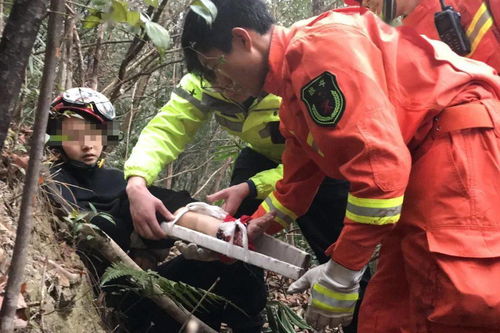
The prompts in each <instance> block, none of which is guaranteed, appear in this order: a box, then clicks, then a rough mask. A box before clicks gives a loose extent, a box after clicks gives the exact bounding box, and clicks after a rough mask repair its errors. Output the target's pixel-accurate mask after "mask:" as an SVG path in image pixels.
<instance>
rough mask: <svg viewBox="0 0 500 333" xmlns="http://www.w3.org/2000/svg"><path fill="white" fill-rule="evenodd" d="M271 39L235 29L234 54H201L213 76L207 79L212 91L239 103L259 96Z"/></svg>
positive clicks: (204, 63)
mask: <svg viewBox="0 0 500 333" xmlns="http://www.w3.org/2000/svg"><path fill="white" fill-rule="evenodd" d="M268 37H270V35H269V36H267V35H260V34H258V33H256V32H254V31H252V30H246V29H244V28H234V29H233V39H232V50H231V52H229V53H224V52H222V51H220V50H217V49H212V50H210V51H208V52H205V53H203V54H202V53H199V54H198V58H199V60H200V62H201V64H202V65H203V66H204V67H205V68H206V70H207V72H209V73H211V75H210V76H209V77H207V78H206V79H207V80H209V81H210V83H211V84H212V87H213V89H215V90H217V91H218V92H220V93H221V94H223V95H224V96H225V97H227V98H229V99H231V100H234V101H237V102H243V101H244V100H246V99H247V98H248V97H251V96H253V97H257V96H259V95H260V93H261V92H262V87H263V86H264V80H265V78H266V75H267V54H268V45H269V44H268V42H267V41H268Z"/></svg>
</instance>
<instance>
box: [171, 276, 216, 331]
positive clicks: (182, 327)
mask: <svg viewBox="0 0 500 333" xmlns="http://www.w3.org/2000/svg"><path fill="white" fill-rule="evenodd" d="M219 281H220V277H219V276H218V277H217V279H215V281H214V283H212V285H211V286H210V288H208V290H207V291H205V293H204V294H203V296H202V297H201V299H200V300H199V301H198V303H196V305H195V306H194V308H193V310H192V311H191V312H190V313H189V317H187V319H186V321H185V322H184V324H182V326H181V328H180V329H179V331H178V332H177V333H181V332H182V330H183V329H184V327H186V325H187V324H188V323H189V322H190V321H191V317H192V316H193V313H195V312H196V310H198V308H199V307H200V305H201V303H202V302H203V301H204V300H205V298H207V295H208V293H210V292H212V290H213V289H214V288H215V286H216V285H217V283H219Z"/></svg>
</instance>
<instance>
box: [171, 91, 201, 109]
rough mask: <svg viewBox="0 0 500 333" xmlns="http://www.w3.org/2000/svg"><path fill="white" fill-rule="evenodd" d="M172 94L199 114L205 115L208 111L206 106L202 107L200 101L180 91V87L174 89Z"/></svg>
mask: <svg viewBox="0 0 500 333" xmlns="http://www.w3.org/2000/svg"><path fill="white" fill-rule="evenodd" d="M173 92H174V94H176V95H177V96H179V97H181V98H184V99H185V100H186V101H188V102H189V103H191V104H193V105H194V106H195V107H196V108H197V109H198V110H200V111H201V112H204V113H207V112H208V111H209V108H208V107H207V106H206V105H204V104H203V103H202V102H201V101H199V100H198V99H196V97H194V96H193V95H191V94H190V93H189V92H187V91H186V90H184V89H182V88H181V87H175V88H174V91H173Z"/></svg>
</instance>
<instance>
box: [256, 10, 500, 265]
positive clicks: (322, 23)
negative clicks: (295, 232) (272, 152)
mask: <svg viewBox="0 0 500 333" xmlns="http://www.w3.org/2000/svg"><path fill="white" fill-rule="evenodd" d="M264 89H265V90H266V91H269V92H272V93H275V94H277V95H280V96H282V97H283V102H282V105H281V108H282V109H281V111H280V115H281V125H282V128H281V131H282V133H283V135H284V136H285V137H286V149H285V151H284V153H283V157H282V159H283V165H284V175H283V179H282V180H281V181H279V182H278V184H277V186H276V191H274V192H273V193H272V194H271V195H270V197H269V198H268V199H266V200H265V201H264V203H263V204H261V205H260V207H259V208H258V211H257V212H256V214H255V215H254V217H257V216H259V215H261V214H263V213H265V212H267V211H270V210H279V212H278V214H277V216H276V218H275V222H276V223H275V224H274V225H273V227H272V228H271V230H270V231H269V232H270V233H272V232H274V231H277V230H279V229H280V227H281V228H282V227H283V226H286V225H288V224H289V221H291V220H293V219H294V217H296V216H301V215H303V214H304V213H305V212H306V211H307V209H308V207H309V205H310V204H311V201H312V199H313V197H314V195H315V194H316V191H317V189H318V187H319V184H320V183H321V181H322V180H323V178H324V177H325V176H328V177H331V178H335V179H345V180H347V181H349V183H350V189H349V192H350V193H349V197H348V204H347V210H346V217H345V221H344V222H345V223H344V229H343V231H342V234H341V236H340V237H339V239H338V240H337V242H336V243H335V246H334V247H333V249H334V250H333V253H332V252H330V253H331V254H332V256H333V258H334V259H335V261H337V262H338V263H340V264H342V265H344V266H345V267H347V268H349V269H351V270H359V269H361V268H362V267H363V266H364V265H365V264H366V263H367V262H368V260H369V258H370V257H371V254H372V253H373V249H374V247H375V245H376V244H377V243H379V242H380V241H381V239H382V237H383V235H384V234H385V233H386V232H388V231H389V230H391V229H392V228H393V226H394V224H395V223H396V222H398V220H399V218H400V213H401V210H402V205H403V196H404V194H405V190H406V187H407V185H408V179H409V174H410V170H411V169H412V153H413V152H414V147H418V146H419V144H420V143H422V141H423V140H424V138H426V137H427V135H429V132H430V130H431V128H432V126H433V119H434V118H435V117H436V116H437V115H438V114H439V113H440V112H441V111H442V110H443V109H445V108H447V107H449V106H453V105H459V104H463V103H468V102H470V101H472V100H476V99H481V98H485V97H486V96H487V98H491V97H490V96H500V78H499V77H498V76H496V75H494V71H493V69H492V68H491V67H489V66H486V65H484V64H483V63H481V62H478V61H471V60H469V59H466V58H463V57H460V56H458V55H457V54H455V53H454V52H452V51H451V50H450V48H449V47H447V46H446V45H445V44H444V43H442V42H439V41H435V40H430V39H428V38H425V37H422V36H420V35H418V34H416V33H415V32H414V31H413V30H411V29H407V28H405V27H402V28H398V29H395V28H393V27H391V26H389V25H387V24H385V23H383V22H382V21H381V20H380V19H378V18H377V17H376V16H375V15H374V14H373V13H370V12H367V11H366V10H365V9H361V10H360V9H359V8H344V9H339V10H335V11H330V12H326V13H324V14H321V15H319V16H317V17H314V18H312V19H309V20H305V21H301V22H299V23H298V24H296V25H294V26H292V28H291V29H289V30H287V29H284V28H281V27H275V28H274V31H273V35H272V39H271V48H270V53H269V72H268V75H267V77H266V81H265V85H264ZM422 181H425V179H423V180H422ZM412 200H415V198H412ZM405 204H409V205H411V204H412V202H411V201H409V202H406V203H405ZM339 248H340V249H343V248H346V249H348V250H346V251H342V252H339V251H338V249H339Z"/></svg>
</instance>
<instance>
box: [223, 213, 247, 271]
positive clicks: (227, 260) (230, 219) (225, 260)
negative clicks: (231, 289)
mask: <svg viewBox="0 0 500 333" xmlns="http://www.w3.org/2000/svg"><path fill="white" fill-rule="evenodd" d="M239 219H240V222H241V223H243V224H244V225H245V226H247V225H248V222H250V220H252V217H251V216H248V215H242V216H241V217H240V218H239ZM236 220H237V218H235V217H233V216H231V215H229V214H227V216H226V217H225V218H224V221H223V222H224V223H225V222H234V221H236ZM217 238H219V239H221V240H224V241H226V242H229V239H225V238H224V237H223V236H222V235H221V234H219V233H217ZM233 244H234V245H238V246H242V244H241V238H240V237H238V231H236V233H235V235H234V240H233ZM248 249H249V250H252V251H253V250H255V246H254V245H253V242H252V241H251V240H250V239H249V240H248ZM219 260H220V261H222V262H223V263H226V264H232V263H234V262H235V261H236V260H234V259H233V258H229V257H227V256H225V255H223V254H219Z"/></svg>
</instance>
